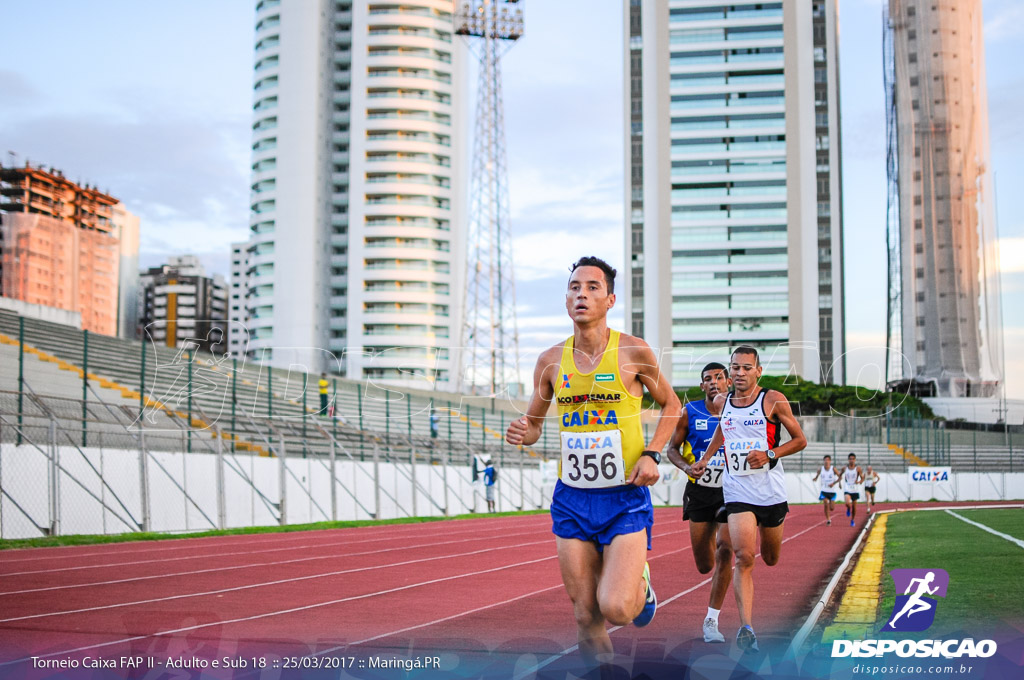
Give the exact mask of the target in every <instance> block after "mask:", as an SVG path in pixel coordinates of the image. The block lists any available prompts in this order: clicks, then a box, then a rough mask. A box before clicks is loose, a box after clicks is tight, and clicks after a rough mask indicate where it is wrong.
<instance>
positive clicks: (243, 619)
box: [0, 555, 557, 667]
mask: <svg viewBox="0 0 1024 680" xmlns="http://www.w3.org/2000/svg"><path fill="white" fill-rule="evenodd" d="M556 557H557V555H549V556H547V557H540V558H538V559H535V560H526V561H523V562H516V563H514V564H506V565H503V566H500V567H493V568H491V569H480V570H478V571H473V572H469V573H463V574H456V575H454V576H444V577H441V578H435V579H431V580H429V581H421V582H419V583H411V584H409V585H405V586H399V587H397V588H389V589H388V590H378V591H376V592H373V593H366V594H365V595H353V596H351V597H343V598H340V599H337V600H329V601H327V602H317V603H314V604H308V605H304V606H302V607H293V608H291V609H281V610H277V611H273V612H265V613H263V614H253V615H252V616H242V617H239V618H236V619H229V620H227V621H212V622H210V623H201V624H198V625H195V626H186V627H184V628H174V629H171V630H163V631H159V632H156V633H147V634H146V635H136V636H134V637H130V638H124V639H121V640H113V641H111V642H101V643H98V644H95V645H86V646H84V647H76V648H75V649H65V650H63V651H60V652H51V653H49V654H40V655H36V656H32V657H24V658H21V659H14V660H13V661H4V662H0V667H3V666H12V665H14V664H18V663H24V662H26V661H30V660H32V659H48V658H50V657H53V656H65V655H68V654H74V653H75V652H82V651H85V650H87V649H99V648H101V647H110V646H112V645H118V644H123V643H126V642H135V641H136V640H145V639H146V638H151V637H159V636H162V635H174V634H176V633H187V632H190V631H193V630H199V629H201V628H209V627H212V626H226V625H229V624H232V623H244V622H246V621H255V620H257V619H265V618H269V617H271V616H280V615H282V614H294V613H296V612H301V611H309V610H311V609H318V608H320V607H329V606H332V605H336V604H341V603H343V602H352V601H354V600H364V599H367V598H370V597H376V596H379V595H389V594H391V593H397V592H400V591H403V590H410V589H412V588H419V587H421V586H428V585H433V584H435V583H443V582H445V581H452V580H455V579H460V578H466V577H468V576H479V575H481V574H490V573H493V572H496V571H502V570H505V569H513V568H515V567H522V566H525V565H528V564H536V563H537V562H544V561H546V560H553V559H555V558H556Z"/></svg>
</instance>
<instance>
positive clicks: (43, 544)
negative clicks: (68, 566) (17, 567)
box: [0, 510, 548, 550]
mask: <svg viewBox="0 0 1024 680" xmlns="http://www.w3.org/2000/svg"><path fill="white" fill-rule="evenodd" d="M547 512H548V511H547V510H523V511H519V512H492V513H476V514H468V515H455V516H453V517H401V518H398V519H382V520H373V519H368V520H355V521H350V522H316V523H314V524H286V525H285V526H278V525H272V526H262V527H243V528H240V529H224V530H215V531H202V532H197V533H190V534H160V533H155V532H149V533H142V532H136V533H131V534H75V535H71V536H47V537H45V538H22V539H9V540H0V550H13V549H15V548H53V547H57V546H62V545H97V544H101V543H124V542H127V541H168V540H174V539H177V538H203V537H206V536H234V535H238V534H280V533H289V532H292V531H322V530H324V529H350V528H352V527H371V526H385V525H389V524H418V523H421V522H440V521H443V520H452V519H454V520H459V519H476V518H480V517H510V516H514V515H539V514H545V513H547Z"/></svg>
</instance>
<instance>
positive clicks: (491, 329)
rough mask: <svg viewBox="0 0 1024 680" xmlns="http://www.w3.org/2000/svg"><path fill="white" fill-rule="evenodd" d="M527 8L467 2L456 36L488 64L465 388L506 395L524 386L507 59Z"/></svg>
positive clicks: (479, 124)
mask: <svg viewBox="0 0 1024 680" xmlns="http://www.w3.org/2000/svg"><path fill="white" fill-rule="evenodd" d="M522 4H523V3H522V2H519V1H518V0H472V1H471V2H463V3H461V6H460V9H459V11H458V13H457V15H456V19H455V32H456V34H458V35H464V36H467V38H468V40H469V43H470V46H471V48H473V49H474V51H475V52H476V53H477V54H478V56H479V59H480V73H479V79H478V86H477V107H476V137H475V139H474V141H473V177H472V194H471V195H472V205H471V208H470V219H469V242H468V248H467V255H468V267H467V268H466V277H467V281H466V290H465V304H464V306H463V309H464V310H465V322H464V324H463V332H462V343H461V344H462V358H461V361H460V366H459V368H460V376H459V377H460V379H459V384H460V387H461V389H463V390H468V391H473V392H481V391H489V393H490V394H498V393H499V392H500V391H502V390H505V389H508V388H509V387H510V386H512V385H515V384H518V383H519V376H518V369H519V330H518V326H517V323H516V296H515V277H514V275H513V272H512V239H511V230H510V228H509V206H508V202H509V201H508V173H507V167H506V166H507V163H506V157H505V119H504V113H503V109H504V105H503V103H502V99H501V68H500V64H499V60H500V59H501V56H502V54H504V53H505V52H506V51H508V49H509V48H510V47H511V45H512V44H513V43H514V42H515V41H516V40H518V39H519V38H520V36H522V35H523V10H522Z"/></svg>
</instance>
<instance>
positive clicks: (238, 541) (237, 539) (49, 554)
mask: <svg viewBox="0 0 1024 680" xmlns="http://www.w3.org/2000/svg"><path fill="white" fill-rule="evenodd" d="M520 518H521V519H520ZM534 518H542V519H548V520H550V516H549V515H547V514H542V513H538V514H535V515H519V516H516V517H502V518H496V519H493V520H489V521H491V522H494V523H495V524H498V526H494V525H489V526H487V527H486V528H487V529H492V528H496V529H499V530H500V529H501V528H503V527H504V526H505V525H506V524H507V525H508V526H509V527H511V526H513V525H515V524H523V523H525V522H526V521H527V520H531V519H534ZM502 520H514V521H509V522H504V521H502ZM479 521H481V520H477V519H467V520H443V519H439V520H435V521H431V522H408V523H403V524H373V525H366V526H361V527H338V528H334V529H304V530H299V531H271V532H266V533H261V534H255V533H254V534H225V535H223V536H197V537H194V538H188V537H185V536H181V537H179V538H167V539H161V540H157V541H123V542H120V543H109V544H105V547H110V548H114V549H112V550H100V551H98V552H82V551H83V550H87V549H88V547H87V546H81V545H66V546H53V547H47V548H12V549H10V550H5V551H4V555H3V559H0V565H3V564H13V563H17V562H37V561H40V560H55V559H80V558H82V557H105V556H108V555H115V556H121V555H131V554H139V553H145V552H168V551H173V550H189V549H195V548H205V547H207V544H210V543H216V544H217V545H211V546H209V547H211V548H218V547H224V544H230V547H235V546H238V545H251V544H260V545H265V544H267V543H277V544H283V543H286V542H287V541H288V540H289V539H290V540H299V539H306V538H307V537H308V536H309V535H310V534H321V535H322V534H333V535H338V534H343V533H365V532H366V531H367V530H369V531H374V532H388V537H391V538H405V537H408V536H411V535H418V532H417V531H415V530H413V527H422V526H425V525H443V524H446V523H448V522H458V523H459V525H460V526H463V525H466V526H467V527H468V523H470V522H472V523H477V522H479ZM483 521H487V520H483ZM499 523H500V524H499ZM438 528H439V529H440V527H438ZM391 529H394V531H389V530H391ZM480 529H481V527H479V526H478V527H475V528H466V529H465V531H459V532H457V533H470V532H474V533H475V532H479V531H480ZM399 532H405V533H401V534H399ZM441 533H450V532H441ZM254 537H258V538H254ZM169 543H170V544H173V545H168V544H169ZM154 544H156V545H159V547H155V545H154ZM136 548H139V549H136ZM23 553H30V556H29V557H18V558H14V559H10V558H8V557H7V555H9V554H23ZM2 575H3V574H0V576H2Z"/></svg>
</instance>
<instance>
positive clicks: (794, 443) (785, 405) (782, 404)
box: [747, 390, 807, 468]
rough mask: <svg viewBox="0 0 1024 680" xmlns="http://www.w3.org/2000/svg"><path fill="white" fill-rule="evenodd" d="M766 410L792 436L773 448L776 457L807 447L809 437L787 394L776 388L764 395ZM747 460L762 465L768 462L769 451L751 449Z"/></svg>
mask: <svg viewBox="0 0 1024 680" xmlns="http://www.w3.org/2000/svg"><path fill="white" fill-rule="evenodd" d="M764 412H765V414H766V415H767V416H768V417H770V418H772V417H773V418H776V419H778V421H779V422H780V423H782V426H783V427H785V428H786V431H787V432H789V436H790V437H792V439H790V440H789V441H788V442H786V443H785V444H780V445H779V446H777V447H775V448H774V449H772V450H773V451H774V452H775V458H776V459H779V458H784V457H786V456H789V455H792V454H794V453H799V452H800V451H803V450H804V449H805V448H807V438H806V437H805V436H804V431H803V428H801V427H800V423H799V421H797V419H796V416H794V415H793V407H792V406H791V405H790V403H789V399H786V395H784V394H782V392H777V391H775V390H771V391H770V392H768V394H766V395H764ZM747 460H748V461H750V467H752V468H759V467H762V466H764V465H767V464H768V452H766V451H751V452H750V453H749V454H747Z"/></svg>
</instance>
